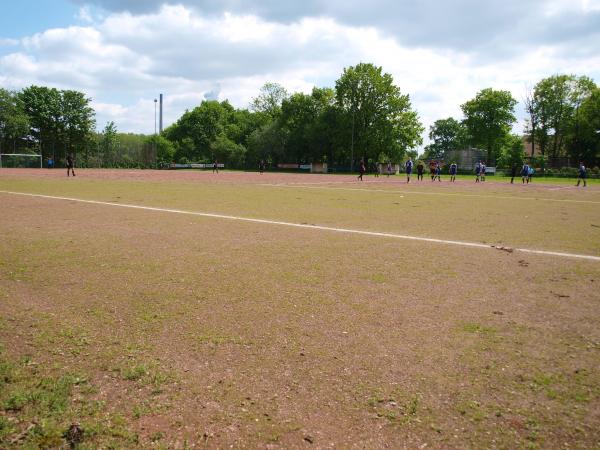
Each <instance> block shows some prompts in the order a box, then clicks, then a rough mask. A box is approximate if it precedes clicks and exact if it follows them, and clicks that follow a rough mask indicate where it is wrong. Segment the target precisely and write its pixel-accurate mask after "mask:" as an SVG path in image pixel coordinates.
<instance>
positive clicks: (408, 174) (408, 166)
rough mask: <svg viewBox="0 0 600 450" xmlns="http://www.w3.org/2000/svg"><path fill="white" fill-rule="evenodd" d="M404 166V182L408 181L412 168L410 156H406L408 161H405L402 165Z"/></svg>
mask: <svg viewBox="0 0 600 450" xmlns="http://www.w3.org/2000/svg"><path fill="white" fill-rule="evenodd" d="M404 167H405V168H406V182H407V183H410V175H411V174H412V169H413V162H412V158H410V157H409V158H408V161H406V164H405V165H404Z"/></svg>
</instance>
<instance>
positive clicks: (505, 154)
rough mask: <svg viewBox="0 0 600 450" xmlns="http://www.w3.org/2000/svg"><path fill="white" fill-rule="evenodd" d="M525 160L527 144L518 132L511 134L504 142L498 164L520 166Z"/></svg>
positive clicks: (501, 165) (505, 166)
mask: <svg viewBox="0 0 600 450" xmlns="http://www.w3.org/2000/svg"><path fill="white" fill-rule="evenodd" d="M524 160H525V146H524V145H523V138H521V136H518V135H516V134H509V135H508V136H506V138H505V139H504V142H503V143H502V147H501V151H500V157H499V158H498V163H497V164H498V166H500V167H503V168H509V167H512V166H513V165H516V166H517V167H520V166H522V165H523V161H524Z"/></svg>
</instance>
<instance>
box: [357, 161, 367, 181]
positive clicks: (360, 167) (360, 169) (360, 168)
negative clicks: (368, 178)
mask: <svg viewBox="0 0 600 450" xmlns="http://www.w3.org/2000/svg"><path fill="white" fill-rule="evenodd" d="M366 170H367V169H366V167H365V161H364V160H362V159H361V160H360V164H359V165H358V177H357V179H359V180H360V181H362V180H363V175H364V174H365V172H366Z"/></svg>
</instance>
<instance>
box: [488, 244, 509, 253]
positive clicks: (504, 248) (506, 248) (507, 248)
mask: <svg viewBox="0 0 600 450" xmlns="http://www.w3.org/2000/svg"><path fill="white" fill-rule="evenodd" d="M492 248H495V249H496V250H501V251H503V252H506V253H512V252H514V251H515V249H514V248H510V247H503V246H500V247H497V246H495V245H492Z"/></svg>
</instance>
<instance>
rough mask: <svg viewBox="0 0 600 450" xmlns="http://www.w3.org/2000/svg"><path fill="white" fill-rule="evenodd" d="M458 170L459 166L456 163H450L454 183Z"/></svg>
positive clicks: (451, 179)
mask: <svg viewBox="0 0 600 450" xmlns="http://www.w3.org/2000/svg"><path fill="white" fill-rule="evenodd" d="M457 171H458V166H457V165H456V163H455V162H453V163H452V164H450V181H451V182H453V183H454V182H455V181H456V172H457Z"/></svg>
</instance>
